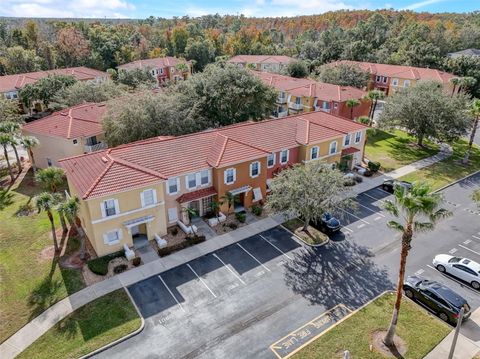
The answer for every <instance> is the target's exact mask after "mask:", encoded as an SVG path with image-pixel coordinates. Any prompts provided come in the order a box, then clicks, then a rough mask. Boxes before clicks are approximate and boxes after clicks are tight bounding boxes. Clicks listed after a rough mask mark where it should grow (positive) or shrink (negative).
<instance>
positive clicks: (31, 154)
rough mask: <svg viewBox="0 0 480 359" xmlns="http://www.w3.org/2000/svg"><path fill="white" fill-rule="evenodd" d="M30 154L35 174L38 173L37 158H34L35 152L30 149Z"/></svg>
mask: <svg viewBox="0 0 480 359" xmlns="http://www.w3.org/2000/svg"><path fill="white" fill-rule="evenodd" d="M28 154H29V155H30V161H31V163H32V169H33V174H34V175H35V173H37V165H36V164H35V158H34V157H33V151H32V149H31V148H29V149H28Z"/></svg>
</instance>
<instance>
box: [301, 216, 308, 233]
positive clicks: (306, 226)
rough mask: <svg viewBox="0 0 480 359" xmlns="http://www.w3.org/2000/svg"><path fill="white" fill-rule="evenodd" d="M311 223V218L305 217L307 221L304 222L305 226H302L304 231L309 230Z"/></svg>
mask: <svg viewBox="0 0 480 359" xmlns="http://www.w3.org/2000/svg"><path fill="white" fill-rule="evenodd" d="M309 224H310V219H309V218H305V222H303V227H302V231H303V232H306V231H307V229H308V225H309Z"/></svg>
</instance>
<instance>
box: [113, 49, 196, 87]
mask: <svg viewBox="0 0 480 359" xmlns="http://www.w3.org/2000/svg"><path fill="white" fill-rule="evenodd" d="M117 69H118V71H129V70H133V69H149V70H150V72H151V73H152V76H153V77H155V79H156V80H157V86H160V85H161V84H163V83H165V82H167V81H172V82H177V81H180V80H186V79H187V78H188V77H189V76H190V75H191V74H192V64H191V63H190V61H186V60H184V59H179V58H176V57H172V56H166V57H157V58H154V59H145V60H137V61H133V62H129V63H126V64H123V65H120V66H118V67H117Z"/></svg>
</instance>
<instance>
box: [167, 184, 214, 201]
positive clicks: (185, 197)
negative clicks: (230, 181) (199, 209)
mask: <svg viewBox="0 0 480 359" xmlns="http://www.w3.org/2000/svg"><path fill="white" fill-rule="evenodd" d="M216 194H217V190H216V189H215V187H208V188H202V189H199V190H198V191H193V192H189V193H185V194H182V195H181V196H180V197H178V198H177V202H178V203H185V202H191V201H195V200H196V199H200V198H204V197H210V196H213V195H216Z"/></svg>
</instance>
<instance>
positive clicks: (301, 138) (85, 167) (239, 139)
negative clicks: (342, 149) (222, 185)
mask: <svg viewBox="0 0 480 359" xmlns="http://www.w3.org/2000/svg"><path fill="white" fill-rule="evenodd" d="M366 127H367V126H365V125H362V124H359V123H356V122H353V121H350V120H348V119H344V118H341V117H337V116H333V115H330V114H328V113H325V112H321V111H319V112H310V113H305V114H301V115H297V116H289V117H284V118H281V119H273V120H264V121H260V122H243V123H240V124H236V125H231V126H227V127H223V128H219V129H213V130H208V131H204V132H199V133H194V134H190V135H184V136H179V137H173V138H169V137H167V138H164V137H155V138H152V139H148V140H144V141H138V142H133V143H130V144H126V145H122V146H119V147H115V148H111V149H109V150H107V151H103V152H102V153H105V154H104V155H103V156H101V155H99V154H98V153H94V154H85V155H82V156H77V157H73V158H67V159H64V160H61V161H60V163H61V166H62V167H63V168H65V169H66V171H67V175H68V176H69V178H71V181H72V183H73V184H74V186H75V187H76V188H77V189H78V191H79V192H80V193H81V194H82V196H83V197H84V198H91V197H92V196H100V195H104V194H105V193H113V192H115V191H120V190H122V189H126V188H128V187H135V186H139V185H141V184H144V183H149V181H161V180H164V179H167V178H171V177H175V176H179V175H184V174H187V173H192V172H197V171H200V170H202V169H206V168H211V167H217V168H221V167H225V166H227V165H231V164H236V163H241V162H245V161H249V160H253V159H255V158H263V157H266V156H267V155H268V154H269V153H272V152H278V151H280V150H283V149H289V148H294V147H297V146H299V145H300V144H307V143H309V144H310V143H319V142H321V141H324V140H327V139H330V138H335V137H340V136H343V135H344V134H346V133H349V132H350V133H351V132H354V131H358V130H363V129H365V128H366ZM102 157H103V160H102ZM91 162H92V163H93V165H92V166H90V163H91ZM111 163H116V166H113V164H111ZM110 164H111V165H110ZM109 165H110V166H109ZM120 165H121V166H123V167H120ZM124 168H128V171H127V169H125V170H124ZM102 171H105V173H103V172H102ZM122 171H124V172H122ZM107 173H108V175H107ZM129 183H130V185H129Z"/></svg>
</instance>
